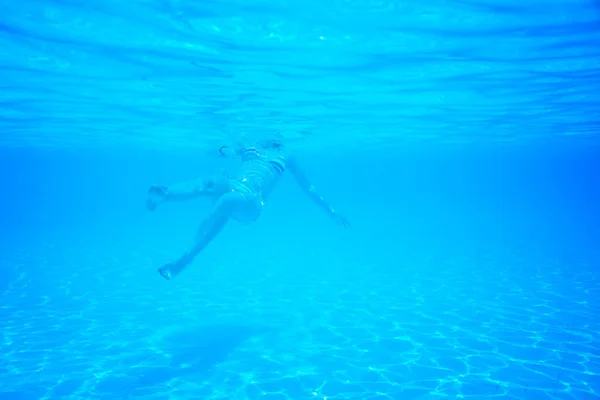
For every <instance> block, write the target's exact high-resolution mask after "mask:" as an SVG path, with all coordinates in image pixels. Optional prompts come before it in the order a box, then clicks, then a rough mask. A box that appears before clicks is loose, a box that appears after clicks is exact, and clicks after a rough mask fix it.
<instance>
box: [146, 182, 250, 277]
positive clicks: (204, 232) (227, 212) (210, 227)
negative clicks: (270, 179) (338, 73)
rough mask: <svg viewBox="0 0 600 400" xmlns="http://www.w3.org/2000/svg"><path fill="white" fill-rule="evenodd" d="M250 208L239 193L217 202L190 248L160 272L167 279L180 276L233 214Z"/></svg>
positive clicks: (233, 193)
mask: <svg viewBox="0 0 600 400" xmlns="http://www.w3.org/2000/svg"><path fill="white" fill-rule="evenodd" d="M248 207H249V205H248V200H247V198H246V197H244V195H242V194H240V193H239V192H229V193H226V194H224V195H223V196H221V197H220V198H219V200H217V202H216V204H215V205H214V207H213V209H212V211H211V213H210V215H209V216H208V217H207V218H206V219H205V220H204V221H202V223H201V224H200V227H199V228H198V232H197V233H196V238H195V240H194V242H193V243H192V245H191V246H190V248H189V249H188V250H187V251H186V252H185V253H184V254H183V255H182V256H181V257H180V258H179V259H178V260H177V261H175V262H172V263H169V264H166V265H164V266H163V267H161V268H159V270H158V272H159V273H160V274H161V275H162V276H163V277H164V278H166V279H172V278H174V277H175V276H177V275H179V274H180V273H181V272H182V271H183V270H184V269H185V268H186V267H187V266H188V265H189V264H190V263H191V262H192V261H193V260H194V258H195V257H196V256H197V255H198V254H199V253H200V252H201V251H202V250H204V248H205V247H206V246H207V245H208V244H209V243H210V242H211V241H212V240H213V239H214V238H215V237H216V236H217V235H218V234H219V232H221V230H222V229H223V227H224V226H225V225H226V224H227V221H229V218H231V216H232V214H235V213H237V212H238V211H239V210H245V209H247V208H248Z"/></svg>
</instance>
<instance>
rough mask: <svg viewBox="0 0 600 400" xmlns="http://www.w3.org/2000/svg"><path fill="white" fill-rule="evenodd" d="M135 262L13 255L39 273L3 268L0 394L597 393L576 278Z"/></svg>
mask: <svg viewBox="0 0 600 400" xmlns="http://www.w3.org/2000/svg"><path fill="white" fill-rule="evenodd" d="M119 251H120V253H121V255H119ZM59 260H60V263H58V261H59ZM117 260H118V263H117ZM143 260H144V257H143V256H141V255H135V254H133V255H132V254H128V253H126V252H124V251H123V250H122V249H121V250H119V249H103V251H102V253H99V254H93V253H88V255H87V256H85V257H84V256H82V255H80V254H79V255H78V254H71V255H68V254H63V255H60V256H59V255H56V256H54V257H48V256H46V257H45V258H41V257H40V258H39V259H36V258H35V257H30V259H26V258H23V259H22V260H21V264H23V265H36V270H38V269H39V271H38V272H36V273H35V274H32V273H27V272H23V271H24V270H23V267H19V266H17V267H16V269H17V271H16V273H15V279H14V281H13V282H12V283H11V285H9V286H8V287H5V288H4V290H6V294H4V295H3V302H2V307H1V309H0V311H1V313H2V325H3V329H2V337H1V341H0V350H1V352H0V354H1V356H0V357H1V358H2V364H1V365H2V369H1V370H0V398H2V399H128V398H136V399H138V398H139V399H270V400H275V399H279V400H286V399H294V400H296V399H307V400H308V399H328V400H333V399H336V400H342V399H372V400H375V399H443V398H449V399H459V398H471V399H486V398H503V399H595V398H599V396H600V388H599V386H600V383H599V382H600V377H599V376H600V356H599V352H598V339H599V334H598V323H597V322H594V318H593V315H594V312H595V311H596V312H597V310H598V307H597V302H594V300H593V299H594V298H595V297H594V296H595V294H597V293H598V286H597V285H598V283H597V282H596V281H594V279H593V275H592V274H591V272H585V269H584V268H580V270H581V271H582V272H580V273H571V275H567V274H565V273H564V272H562V269H561V267H560V266H552V265H545V266H543V267H542V266H540V271H545V272H544V273H543V274H541V273H540V274H538V275H535V274H533V275H529V276H527V277H525V276H523V278H527V279H518V280H516V281H515V276H516V275H514V274H513V275H512V277H511V278H509V276H508V275H507V274H505V273H503V272H500V271H499V269H498V268H487V269H481V268H480V269H479V272H474V273H470V274H465V273H460V271H461V270H462V271H464V270H465V268H466V267H465V264H468V260H462V261H460V262H459V261H454V262H453V263H450V262H446V263H440V264H439V265H437V267H436V268H433V266H429V267H428V266H421V267H419V268H416V267H415V268H403V269H402V270H400V271H397V272H394V273H383V272H371V273H365V270H366V269H365V268H367V267H369V268H370V270H371V271H373V270H376V269H377V268H376V267H375V264H374V265H372V266H365V267H364V268H363V267H360V268H359V267H358V266H357V267H355V268H349V267H348V264H346V266H345V267H344V268H345V270H346V273H345V275H342V274H340V273H339V272H340V270H339V268H332V271H330V273H325V272H322V274H321V275H320V276H319V277H318V278H315V276H314V275H313V276H312V279H309V278H310V276H308V275H309V273H307V272H298V271H295V272H293V274H294V275H293V276H292V272H289V271H283V270H281V268H280V269H279V270H277V269H273V268H272V269H270V272H266V271H267V269H269V267H265V266H264V265H263V268H264V269H263V270H261V271H253V272H252V273H251V272H249V271H246V272H243V271H241V272H240V273H239V274H232V273H231V272H232V271H231V270H230V269H229V268H230V265H227V266H225V265H224V266H221V267H220V268H219V269H218V270H216V271H213V272H212V273H210V274H207V275H203V276H198V275H197V274H196V275H195V274H194V273H193V272H190V273H189V274H188V276H187V277H186V279H185V280H184V279H181V280H179V281H178V282H175V281H172V282H166V281H162V280H161V279H160V278H159V277H158V276H157V275H155V274H150V273H148V274H144V273H142V270H143V269H147V268H148V263H147V262H145V261H143ZM3 263H4V265H2V268H3V269H4V270H6V269H8V268H9V267H10V268H11V269H14V268H15V267H14V264H16V263H13V264H12V265H9V263H7V261H6V260H4V261H3ZM92 265H95V266H98V265H103V266H110V265H114V266H115V267H110V268H109V269H107V268H93V267H92ZM116 265H132V266H136V265H137V266H142V265H143V267H140V268H137V267H136V268H133V267H132V268H133V269H132V270H131V271H128V272H126V273H124V272H123V271H121V272H120V275H118V274H119V269H118V268H117V267H116ZM273 265H275V264H273ZM77 266H78V267H79V271H78V273H75V272H74V273H73V274H72V275H67V274H64V271H67V270H69V269H70V270H71V271H76V270H77V269H76V268H75V267H77ZM84 266H89V268H88V267H84ZM257 268H258V266H257ZM19 269H20V270H19ZM335 269H337V271H334V270H335ZM59 271H62V272H63V273H62V275H61V274H58V273H57V272H59ZM473 271H477V270H476V269H473ZM283 274H285V276H282V275H283ZM523 274H524V275H525V272H523ZM527 274H531V270H530V271H529V272H528V273H527ZM117 276H118V279H116V277H117ZM561 287H562V288H563V289H562V290H561V289H560V288H561Z"/></svg>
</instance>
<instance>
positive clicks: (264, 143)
mask: <svg viewBox="0 0 600 400" xmlns="http://www.w3.org/2000/svg"><path fill="white" fill-rule="evenodd" d="M259 145H260V147H262V148H263V149H274V150H281V149H283V142H282V141H281V140H279V139H264V140H261V141H260V142H259Z"/></svg>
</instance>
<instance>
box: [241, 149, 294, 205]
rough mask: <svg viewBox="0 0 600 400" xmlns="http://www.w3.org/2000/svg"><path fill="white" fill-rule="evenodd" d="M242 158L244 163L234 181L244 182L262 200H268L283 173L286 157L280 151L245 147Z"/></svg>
mask: <svg viewBox="0 0 600 400" xmlns="http://www.w3.org/2000/svg"><path fill="white" fill-rule="evenodd" d="M241 158H242V165H241V168H240V170H239V172H238V173H237V174H236V176H235V178H234V181H236V182H239V183H242V184H243V185H244V186H245V187H247V188H248V189H250V190H251V191H252V192H253V193H254V194H256V195H257V196H259V198H260V199H261V200H263V201H264V200H266V198H267V197H268V196H269V194H270V193H271V191H272V190H273V189H274V188H275V185H277V182H278V181H279V178H281V175H283V171H284V170H285V167H286V160H285V158H284V157H283V156H282V155H280V154H279V153H278V152H271V154H269V153H268V152H266V151H264V153H263V151H260V150H258V149H256V148H254V147H250V148H247V149H245V150H244V151H243V152H242V154H241Z"/></svg>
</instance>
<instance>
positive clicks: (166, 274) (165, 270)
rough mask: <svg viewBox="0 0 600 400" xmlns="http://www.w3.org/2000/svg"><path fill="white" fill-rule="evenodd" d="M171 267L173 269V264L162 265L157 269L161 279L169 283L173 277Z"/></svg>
mask: <svg viewBox="0 0 600 400" xmlns="http://www.w3.org/2000/svg"><path fill="white" fill-rule="evenodd" d="M172 267H173V264H166V265H163V266H162V267H160V268H159V269H158V273H159V274H161V275H162V277H163V278H165V279H166V280H168V281H170V280H171V279H173V276H174V274H173V270H172Z"/></svg>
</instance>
